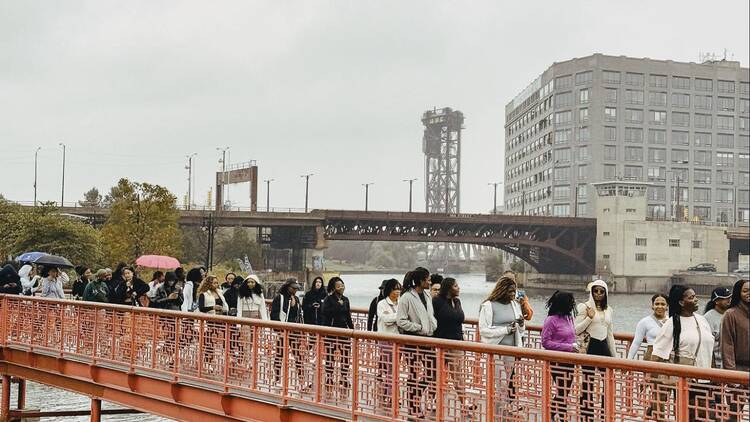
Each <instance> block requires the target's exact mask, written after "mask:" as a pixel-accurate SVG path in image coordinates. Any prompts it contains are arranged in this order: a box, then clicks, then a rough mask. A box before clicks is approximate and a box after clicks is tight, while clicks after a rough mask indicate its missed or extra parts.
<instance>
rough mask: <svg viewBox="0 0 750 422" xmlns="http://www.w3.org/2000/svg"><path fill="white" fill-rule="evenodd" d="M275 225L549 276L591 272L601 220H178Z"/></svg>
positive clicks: (275, 233)
mask: <svg viewBox="0 0 750 422" xmlns="http://www.w3.org/2000/svg"><path fill="white" fill-rule="evenodd" d="M60 211H61V212H63V213H66V214H72V215H78V216H83V217H87V218H92V219H94V220H99V221H102V220H103V219H105V218H106V216H107V213H108V209H107V208H96V207H62V208H60ZM209 214H211V218H212V219H213V221H214V224H217V225H220V226H245V227H263V228H271V229H272V233H271V244H272V245H274V243H276V244H277V245H281V246H279V247H281V248H291V247H298V246H297V245H299V246H301V247H304V248H324V247H325V240H377V241H407V242H453V243H467V244H475V245H483V246H491V247H495V248H499V249H502V250H505V251H507V252H510V253H512V254H514V255H516V256H518V257H520V258H522V259H524V260H525V261H526V262H528V263H529V264H531V265H532V266H533V267H534V268H536V269H537V271H539V272H541V273H547V274H593V273H594V267H595V257H596V219H593V218H571V217H543V216H525V215H503V214H437V213H407V212H382V211H369V212H365V211H343V210H313V211H311V212H309V213H304V212H250V211H233V210H228V211H221V212H213V211H206V210H183V211H180V224H184V225H203V224H206V222H207V218H208V216H209Z"/></svg>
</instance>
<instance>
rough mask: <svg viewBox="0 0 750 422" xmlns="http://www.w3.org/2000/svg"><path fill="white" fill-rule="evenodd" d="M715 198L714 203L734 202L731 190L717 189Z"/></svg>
mask: <svg viewBox="0 0 750 422" xmlns="http://www.w3.org/2000/svg"><path fill="white" fill-rule="evenodd" d="M716 196H717V198H716V202H734V190H733V189H717V190H716Z"/></svg>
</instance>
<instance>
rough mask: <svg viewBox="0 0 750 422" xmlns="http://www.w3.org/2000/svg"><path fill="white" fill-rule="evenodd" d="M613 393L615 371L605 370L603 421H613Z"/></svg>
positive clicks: (614, 391) (614, 389) (615, 391)
mask: <svg viewBox="0 0 750 422" xmlns="http://www.w3.org/2000/svg"><path fill="white" fill-rule="evenodd" d="M615 393H617V390H616V388H615V370H614V369H612V368H607V369H606V370H605V372H604V420H605V421H607V422H614V420H615V408H616V407H615ZM680 420H682V419H680Z"/></svg>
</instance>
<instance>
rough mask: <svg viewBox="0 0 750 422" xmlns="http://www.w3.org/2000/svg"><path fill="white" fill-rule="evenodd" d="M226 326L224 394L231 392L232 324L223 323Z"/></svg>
mask: <svg viewBox="0 0 750 422" xmlns="http://www.w3.org/2000/svg"><path fill="white" fill-rule="evenodd" d="M222 323H223V324H224V392H225V393H228V392H229V356H230V353H229V350H230V346H231V345H230V343H231V341H230V336H229V330H230V328H229V327H230V324H227V323H226V322H222Z"/></svg>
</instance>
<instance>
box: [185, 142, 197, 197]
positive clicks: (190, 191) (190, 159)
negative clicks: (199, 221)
mask: <svg viewBox="0 0 750 422" xmlns="http://www.w3.org/2000/svg"><path fill="white" fill-rule="evenodd" d="M196 155H198V154H197V153H195V152H194V153H192V154H190V155H186V156H185V157H187V159H188V165H187V166H185V169H186V170H187V171H188V178H187V180H188V200H187V209H188V210H189V209H190V207H191V204H192V203H193V158H194V157H195V156H196Z"/></svg>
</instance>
